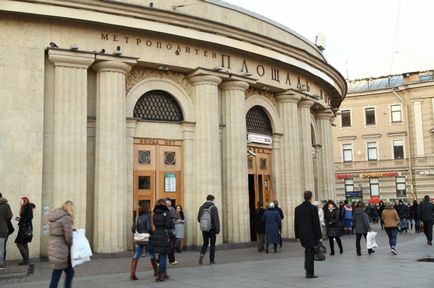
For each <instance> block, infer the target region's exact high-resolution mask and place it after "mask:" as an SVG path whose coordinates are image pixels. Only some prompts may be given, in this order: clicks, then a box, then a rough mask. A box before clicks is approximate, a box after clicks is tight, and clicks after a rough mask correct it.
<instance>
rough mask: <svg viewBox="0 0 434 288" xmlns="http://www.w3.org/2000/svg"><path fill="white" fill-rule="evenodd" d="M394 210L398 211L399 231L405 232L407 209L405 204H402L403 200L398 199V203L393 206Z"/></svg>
mask: <svg viewBox="0 0 434 288" xmlns="http://www.w3.org/2000/svg"><path fill="white" fill-rule="evenodd" d="M395 209H396V212H398V216H399V219H400V220H399V228H400V233H403V232H405V233H407V230H408V214H409V213H408V209H407V206H406V205H404V202H403V201H402V200H401V199H400V200H399V202H398V205H396V206H395Z"/></svg>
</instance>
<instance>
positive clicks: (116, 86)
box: [93, 57, 131, 253]
mask: <svg viewBox="0 0 434 288" xmlns="http://www.w3.org/2000/svg"><path fill="white" fill-rule="evenodd" d="M113 58H114V57H113ZM114 59H116V58H114ZM114 59H113V60H107V61H102V62H99V63H97V64H95V65H94V66H93V69H94V70H95V71H96V72H97V83H96V85H97V86H96V131H95V132H96V147H95V203H94V205H95V221H94V222H95V223H94V225H95V235H94V249H95V251H96V252H102V253H111V252H119V251H123V250H125V249H126V242H125V241H126V231H127V229H128V228H127V225H126V224H127V222H126V219H125V209H126V207H127V201H128V200H127V182H126V181H127V179H126V178H127V173H126V171H127V170H126V164H127V153H126V112H125V87H126V83H125V75H126V74H127V73H128V72H129V71H130V70H131V66H130V65H128V64H126V63H124V62H122V58H121V59H120V60H114Z"/></svg>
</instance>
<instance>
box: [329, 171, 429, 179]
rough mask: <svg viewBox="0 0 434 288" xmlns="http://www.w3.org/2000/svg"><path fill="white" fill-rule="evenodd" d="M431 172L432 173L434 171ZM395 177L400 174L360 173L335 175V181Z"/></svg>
mask: <svg viewBox="0 0 434 288" xmlns="http://www.w3.org/2000/svg"><path fill="white" fill-rule="evenodd" d="M432 172H433V173H434V171H432ZM421 175H422V174H421ZM433 175H434V174H433ZM396 176H401V173H400V172H370V173H361V174H336V179H347V178H382V177H396Z"/></svg>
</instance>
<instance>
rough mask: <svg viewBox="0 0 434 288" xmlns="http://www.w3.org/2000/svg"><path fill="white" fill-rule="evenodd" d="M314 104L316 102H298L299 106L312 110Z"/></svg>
mask: <svg viewBox="0 0 434 288" xmlns="http://www.w3.org/2000/svg"><path fill="white" fill-rule="evenodd" d="M313 104H315V102H314V101H312V100H301V101H300V102H298V106H300V107H301V108H306V109H310V107H312V106H313Z"/></svg>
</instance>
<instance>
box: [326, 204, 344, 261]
mask: <svg viewBox="0 0 434 288" xmlns="http://www.w3.org/2000/svg"><path fill="white" fill-rule="evenodd" d="M327 207H328V209H326V210H325V214H324V220H325V222H326V226H327V236H328V237H329V244H330V255H335V247H334V243H333V239H336V242H337V243H338V246H339V252H340V254H342V253H343V252H344V250H343V248H342V242H341V236H342V224H341V220H340V213H339V209H338V207H337V206H336V204H335V202H333V200H329V201H327Z"/></svg>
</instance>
